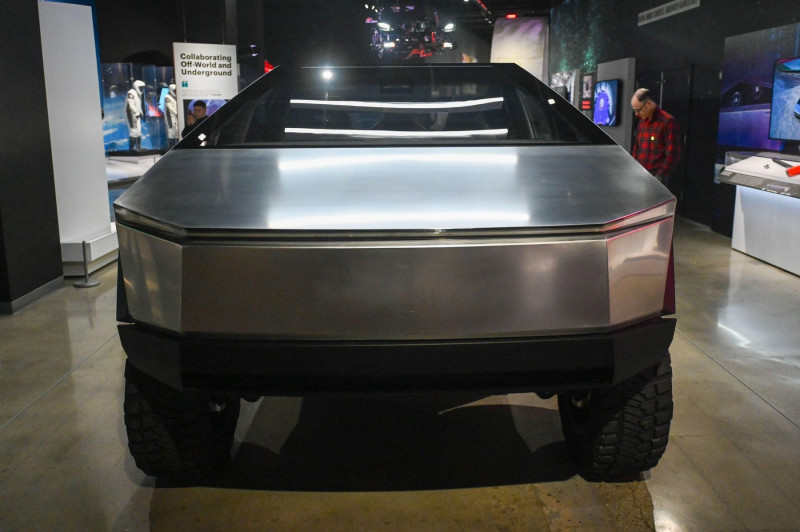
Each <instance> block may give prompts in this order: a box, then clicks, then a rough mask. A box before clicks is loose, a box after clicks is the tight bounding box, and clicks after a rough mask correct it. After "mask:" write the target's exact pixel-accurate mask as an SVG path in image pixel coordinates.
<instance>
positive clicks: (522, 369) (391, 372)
mask: <svg viewBox="0 0 800 532" xmlns="http://www.w3.org/2000/svg"><path fill="white" fill-rule="evenodd" d="M674 332H675V320H674V319H670V318H657V319H653V320H650V321H647V322H644V323H640V324H637V325H634V326H631V327H627V328H625V329H621V330H618V331H614V332H610V333H604V334H590V335H576V336H552V337H543V338H515V339H491V340H463V341H421V342H282V341H242V340H226V339H208V338H202V339H201V338H181V337H177V336H172V335H168V334H163V333H160V332H157V331H153V330H151V329H147V328H145V327H142V326H139V325H134V324H120V325H119V335H120V340H121V341H122V346H123V348H124V349H125V352H126V354H127V355H128V358H129V360H130V362H131V364H133V365H134V366H135V367H136V368H137V369H139V370H141V371H143V372H145V373H147V374H149V375H151V376H152V377H154V378H156V379H158V380H159V381H161V382H164V383H165V384H168V385H170V386H172V387H173V388H176V389H178V390H184V389H193V390H207V391H212V392H218V393H226V394H237V395H309V394H313V393H321V392H349V391H352V392H405V391H443V390H448V391H449V390H453V391H467V390H471V391H478V390H480V391H486V392H494V393H508V392H514V391H536V392H545V393H549V392H556V391H561V390H570V389H574V390H578V389H589V388H597V387H604V386H609V385H612V384H616V383H618V382H621V381H623V380H626V379H628V378H630V377H632V376H634V375H636V374H637V373H639V372H641V371H644V370H646V369H649V368H652V367H653V366H655V365H656V364H657V363H658V362H659V361H660V360H661V358H662V357H663V356H664V354H666V352H667V350H668V349H669V346H670V344H671V343H672V337H673V335H674Z"/></svg>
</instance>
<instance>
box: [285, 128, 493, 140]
mask: <svg viewBox="0 0 800 532" xmlns="http://www.w3.org/2000/svg"><path fill="white" fill-rule="evenodd" d="M283 131H284V133H297V134H300V135H339V136H346V137H374V138H417V139H433V138H453V137H459V138H464V137H496V136H506V135H508V129H505V128H502V129H470V130H459V131H393V130H377V129H318V128H313V127H287V128H285V129H284V130H283Z"/></svg>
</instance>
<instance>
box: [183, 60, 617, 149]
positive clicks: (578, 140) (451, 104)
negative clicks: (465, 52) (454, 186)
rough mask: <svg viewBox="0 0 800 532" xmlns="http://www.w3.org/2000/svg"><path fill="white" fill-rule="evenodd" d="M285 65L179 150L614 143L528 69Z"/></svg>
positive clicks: (204, 126) (201, 127) (223, 108)
mask: <svg viewBox="0 0 800 532" xmlns="http://www.w3.org/2000/svg"><path fill="white" fill-rule="evenodd" d="M507 67H508V68H506V69H501V68H496V67H458V66H452V67H449V68H448V67H394V68H393V67H375V68H368V67H365V68H350V69H348V68H331V69H325V68H312V69H300V70H285V71H280V69H276V70H275V71H273V73H270V74H268V75H266V76H264V77H263V78H262V79H261V80H259V81H257V82H256V83H254V84H253V85H252V86H250V87H249V88H248V89H246V90H245V91H243V92H242V93H241V94H240V95H239V96H237V97H236V98H234V99H233V100H231V102H229V103H228V104H226V105H225V106H223V107H222V108H221V109H220V110H219V111H217V113H215V114H214V115H213V116H212V117H210V118H209V119H207V120H206V121H205V122H204V123H203V124H201V126H199V127H198V128H196V130H195V131H194V132H193V133H192V134H191V135H190V136H189V137H187V139H186V140H185V141H184V142H182V143H181V144H180V147H181V148H187V147H198V148H202V147H243V146H262V145H272V144H307V145H318V144H331V143H333V144H346V145H352V144H408V143H413V144H419V143H426V144H427V143H430V144H454V143H455V144H460V143H467V144H469V143H477V144H503V143H528V142H530V143H573V144H598V143H601V144H605V143H610V142H612V141H611V140H610V139H609V138H608V137H607V136H606V135H605V134H604V133H603V132H602V131H601V130H600V129H599V128H597V127H596V126H595V125H594V124H592V123H591V121H590V120H589V119H588V118H586V117H584V116H583V115H582V114H581V113H580V112H579V111H577V109H575V108H574V107H572V106H571V105H570V104H569V103H568V102H566V101H565V100H564V99H563V98H561V97H560V96H558V95H557V94H556V93H555V92H553V91H551V90H550V89H549V88H547V87H546V86H544V85H543V84H542V83H540V82H539V81H538V80H536V79H535V78H534V77H533V76H530V75H528V74H527V73H525V72H524V71H522V70H521V69H518V67H516V68H511V66H510V65H509V66H507Z"/></svg>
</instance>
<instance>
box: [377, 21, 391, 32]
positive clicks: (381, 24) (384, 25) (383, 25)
mask: <svg viewBox="0 0 800 532" xmlns="http://www.w3.org/2000/svg"><path fill="white" fill-rule="evenodd" d="M378 29H379V30H382V31H389V30H390V29H392V27H391V26H390V25H388V24H387V23H385V22H378Z"/></svg>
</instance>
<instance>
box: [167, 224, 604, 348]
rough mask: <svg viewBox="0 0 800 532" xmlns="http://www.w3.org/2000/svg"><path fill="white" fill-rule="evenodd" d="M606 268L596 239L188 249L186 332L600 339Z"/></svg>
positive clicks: (601, 242) (298, 336)
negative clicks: (577, 335)
mask: <svg viewBox="0 0 800 532" xmlns="http://www.w3.org/2000/svg"><path fill="white" fill-rule="evenodd" d="M606 264H607V263H606V253H605V242H604V240H603V239H602V238H598V237H590V238H580V239H567V240H543V241H516V242H513V241H508V242H496V243H493V242H488V243H487V242H466V243H465V242H463V241H460V242H458V243H450V244H448V243H439V244H431V243H407V242H400V243H380V244H374V245H357V246H356V245H349V244H342V245H325V246H320V247H294V246H187V247H186V248H185V249H184V286H185V291H184V293H183V331H182V332H186V333H199V332H202V333H209V334H233V335H245V336H248V335H253V336H260V337H271V338H293V339H348V340H366V339H370V340H383V339H386V340H390V339H391V340H413V339H433V338H440V339H457V338H487V337H502V336H526V335H542V334H550V333H558V332H562V331H564V330H584V329H587V328H588V329H591V328H602V327H605V326H607V325H608V320H609V311H608V292H607V290H608V284H607V274H606V272H607V266H606ZM593 273H599V274H600V275H599V277H600V278H599V279H598V276H597V275H593Z"/></svg>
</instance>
